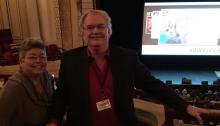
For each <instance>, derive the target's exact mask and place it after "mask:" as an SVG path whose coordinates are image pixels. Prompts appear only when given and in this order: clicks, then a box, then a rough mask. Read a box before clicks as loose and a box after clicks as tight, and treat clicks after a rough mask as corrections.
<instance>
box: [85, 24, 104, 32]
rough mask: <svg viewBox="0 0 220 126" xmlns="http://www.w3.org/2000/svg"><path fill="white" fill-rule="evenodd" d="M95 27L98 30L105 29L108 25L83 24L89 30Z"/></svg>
mask: <svg viewBox="0 0 220 126" xmlns="http://www.w3.org/2000/svg"><path fill="white" fill-rule="evenodd" d="M95 28H97V29H98V30H104V29H106V28H107V25H106V24H97V25H86V26H83V29H84V30H87V31H92V30H94V29H95Z"/></svg>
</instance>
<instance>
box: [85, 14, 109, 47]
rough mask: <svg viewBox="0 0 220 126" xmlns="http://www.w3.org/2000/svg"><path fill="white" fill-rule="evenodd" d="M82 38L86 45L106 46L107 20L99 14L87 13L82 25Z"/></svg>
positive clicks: (107, 39)
mask: <svg viewBox="0 0 220 126" xmlns="http://www.w3.org/2000/svg"><path fill="white" fill-rule="evenodd" d="M82 35H83V40H84V41H85V42H87V44H88V47H90V48H93V49H100V48H101V49H103V48H106V47H108V41H109V38H110V34H109V29H108V25H107V20H106V19H105V18H104V17H103V16H102V15H100V14H97V13H92V14H89V15H87V17H86V18H85V20H84V25H83V31H82Z"/></svg>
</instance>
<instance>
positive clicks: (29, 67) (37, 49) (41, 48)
mask: <svg viewBox="0 0 220 126" xmlns="http://www.w3.org/2000/svg"><path fill="white" fill-rule="evenodd" d="M19 63H20V68H21V70H22V71H23V72H25V73H26V74H27V75H28V76H30V77H35V76H39V75H41V74H42V73H43V71H44V70H45V69H46V66H47V55H46V47H45V45H44V43H43V41H42V40H41V39H38V38H28V39H25V40H24V41H23V43H22V44H21V46H20V48H19Z"/></svg>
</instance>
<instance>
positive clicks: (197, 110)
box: [186, 105, 210, 124]
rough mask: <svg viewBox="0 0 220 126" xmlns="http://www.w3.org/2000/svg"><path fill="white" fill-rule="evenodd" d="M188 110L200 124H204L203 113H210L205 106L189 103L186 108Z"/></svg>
mask: <svg viewBox="0 0 220 126" xmlns="http://www.w3.org/2000/svg"><path fill="white" fill-rule="evenodd" d="M186 111H187V113H188V114H189V115H191V116H192V117H194V118H195V119H196V120H197V121H198V122H199V124H203V119H202V117H201V115H209V114H210V113H209V110H207V109H203V108H198V107H195V106H192V105H188V106H187V108H186Z"/></svg>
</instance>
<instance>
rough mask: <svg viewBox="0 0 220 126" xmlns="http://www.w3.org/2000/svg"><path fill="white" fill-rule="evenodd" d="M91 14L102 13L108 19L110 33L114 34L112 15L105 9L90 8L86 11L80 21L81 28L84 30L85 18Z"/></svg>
mask: <svg viewBox="0 0 220 126" xmlns="http://www.w3.org/2000/svg"><path fill="white" fill-rule="evenodd" d="M89 14H100V15H102V16H103V17H104V18H105V19H106V20H107V25H108V29H109V34H110V35H111V34H112V23H111V17H110V16H109V14H108V13H107V12H106V11H104V10H89V11H87V12H86V13H84V14H83V15H82V16H81V18H80V21H79V26H80V28H81V30H83V27H84V20H85V18H86V17H87V16H88V15H89Z"/></svg>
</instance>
